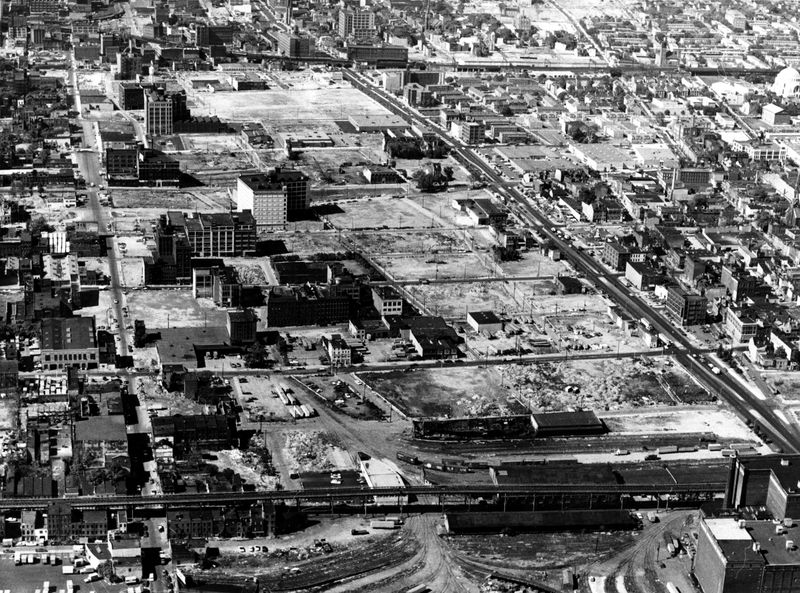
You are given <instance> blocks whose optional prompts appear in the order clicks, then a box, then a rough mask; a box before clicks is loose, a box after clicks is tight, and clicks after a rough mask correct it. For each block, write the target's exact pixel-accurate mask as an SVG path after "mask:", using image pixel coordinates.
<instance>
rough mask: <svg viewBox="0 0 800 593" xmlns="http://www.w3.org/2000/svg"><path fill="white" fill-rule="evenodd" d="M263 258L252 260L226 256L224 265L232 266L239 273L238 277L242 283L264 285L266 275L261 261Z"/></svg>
mask: <svg viewBox="0 0 800 593" xmlns="http://www.w3.org/2000/svg"><path fill="white" fill-rule="evenodd" d="M263 261H265V260H254V259H253V258H238V257H226V258H225V265H228V266H233V267H234V268H236V272H237V273H238V274H239V279H240V280H241V281H242V282H243V283H244V284H255V285H265V284H267V277H266V274H265V273H264V268H263V267H262V263H263Z"/></svg>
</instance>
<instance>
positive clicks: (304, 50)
mask: <svg viewBox="0 0 800 593" xmlns="http://www.w3.org/2000/svg"><path fill="white" fill-rule="evenodd" d="M275 36H276V38H277V40H278V52H280V53H281V54H282V55H284V56H286V57H287V58H306V57H308V56H310V55H311V39H309V38H308V37H302V36H300V35H293V34H291V33H286V32H285V31H278V33H276V35H275Z"/></svg>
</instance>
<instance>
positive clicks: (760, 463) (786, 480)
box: [725, 455, 800, 519]
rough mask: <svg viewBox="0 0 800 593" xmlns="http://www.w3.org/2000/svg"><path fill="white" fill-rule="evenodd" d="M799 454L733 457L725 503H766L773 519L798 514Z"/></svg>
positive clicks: (732, 506)
mask: <svg viewBox="0 0 800 593" xmlns="http://www.w3.org/2000/svg"><path fill="white" fill-rule="evenodd" d="M798 484H800V455H767V456H763V457H737V458H735V459H734V460H733V462H732V465H731V470H730V479H729V482H728V491H727V492H726V496H725V502H726V506H728V507H730V508H737V509H738V508H742V507H746V506H766V507H767V510H768V511H769V512H770V513H772V516H773V517H775V518H776V519H783V518H784V517H800V492H798V488H797V485H798Z"/></svg>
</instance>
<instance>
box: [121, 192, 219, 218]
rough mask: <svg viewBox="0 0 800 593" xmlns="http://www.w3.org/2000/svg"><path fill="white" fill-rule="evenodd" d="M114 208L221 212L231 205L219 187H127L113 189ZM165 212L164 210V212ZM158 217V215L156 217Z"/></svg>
mask: <svg viewBox="0 0 800 593" xmlns="http://www.w3.org/2000/svg"><path fill="white" fill-rule="evenodd" d="M111 195H112V197H113V200H114V208H115V209H118V208H134V209H136V210H141V209H148V208H151V209H157V210H186V211H190V212H219V211H220V210H228V209H229V208H230V205H231V201H230V198H229V197H228V194H227V192H225V191H221V190H218V189H209V188H196V189H192V190H178V189H142V188H136V189H127V188H116V187H115V188H114V189H113V190H111ZM162 214H163V212H162ZM156 218H157V217H156Z"/></svg>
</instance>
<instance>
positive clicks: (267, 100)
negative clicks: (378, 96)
mask: <svg viewBox="0 0 800 593" xmlns="http://www.w3.org/2000/svg"><path fill="white" fill-rule="evenodd" d="M290 84H292V85H296V86H293V87H292V88H289V89H285V90H284V89H270V90H266V91H243V92H237V93H210V94H204V95H203V96H202V97H198V101H201V104H199V105H198V106H197V108H196V110H193V114H195V112H196V115H216V116H218V117H219V118H220V119H222V120H225V121H256V120H261V121H264V122H265V123H270V124H277V123H289V122H297V121H301V122H316V121H321V122H325V121H328V122H333V121H336V120H346V119H347V117H348V116H349V115H350V114H359V115H377V114H387V113H388V111H386V109H384V108H383V107H381V106H380V105H378V104H377V103H375V102H374V101H373V100H372V99H370V98H369V97H367V96H366V95H364V94H362V93H361V92H360V91H358V90H356V89H354V88H344V87H343V88H322V87H321V86H320V85H317V84H313V85H311V84H307V83H301V82H297V81H295V82H292V83H290ZM298 86H299V87H300V88H297V87H298ZM302 86H306V88H302ZM308 87H311V88H308Z"/></svg>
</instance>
